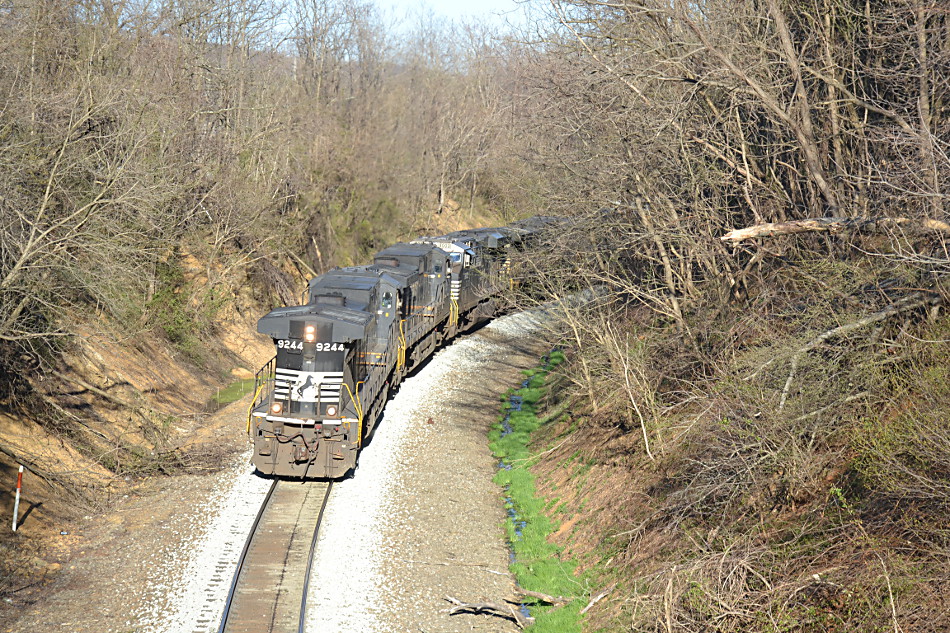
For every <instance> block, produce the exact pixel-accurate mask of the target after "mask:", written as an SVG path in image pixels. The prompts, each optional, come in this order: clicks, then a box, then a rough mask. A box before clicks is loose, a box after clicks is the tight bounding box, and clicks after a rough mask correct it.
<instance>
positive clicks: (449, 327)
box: [248, 218, 546, 479]
mask: <svg viewBox="0 0 950 633" xmlns="http://www.w3.org/2000/svg"><path fill="white" fill-rule="evenodd" d="M545 220H546V219H543V218H534V219H532V220H528V221H524V222H521V223H518V224H513V225H511V226H507V227H500V228H490V229H475V230H465V231H456V232H454V233H449V234H447V235H441V236H437V237H420V238H417V239H415V240H412V241H411V242H408V243H399V244H395V245H393V246H390V247H388V248H385V249H383V250H382V251H380V252H378V253H376V255H375V256H374V258H373V262H372V263H371V264H367V265H363V266H350V267H345V268H334V269H333V270H330V271H329V272H327V273H325V274H323V275H320V276H318V277H315V278H314V279H312V280H311V281H310V283H309V286H308V289H307V295H308V296H307V303H306V304H305V305H300V306H291V307H284V308H277V309H275V310H272V311H271V312H270V313H268V314H267V315H266V316H264V317H262V318H261V319H260V320H259V321H258V325H257V330H258V332H260V333H262V334H266V335H267V336H269V337H271V339H273V341H274V345H275V348H276V354H275V356H274V357H273V358H272V359H271V360H270V361H269V362H268V363H267V364H266V365H264V367H262V368H261V370H260V371H258V372H257V375H256V378H255V383H256V384H255V397H254V401H253V402H252V404H251V408H250V409H249V415H248V433H249V434H250V435H251V436H252V438H253V442H254V455H253V457H252V462H253V464H254V466H255V467H256V468H257V470H258V471H259V472H260V473H262V474H265V475H273V476H277V477H288V478H302V479H307V478H315V479H339V478H342V477H344V476H346V475H347V474H348V473H350V472H351V471H353V470H354V469H355V467H356V463H357V457H358V455H359V451H360V448H361V447H362V446H363V444H364V443H365V442H366V441H367V440H368V439H369V438H370V436H371V434H372V432H373V430H374V428H375V426H376V424H377V423H378V421H379V419H380V417H381V414H382V410H383V407H384V406H385V404H386V402H387V400H388V399H389V397H390V395H391V394H392V393H393V391H394V390H395V389H396V388H397V387H398V385H399V383H400V382H401V381H402V380H403V379H404V378H405V377H406V375H407V374H408V373H409V372H410V371H411V370H412V369H413V368H414V367H416V366H417V365H419V364H420V363H421V362H422V361H424V360H425V359H426V358H427V357H428V356H430V355H431V354H432V353H433V351H435V350H436V349H437V348H438V347H439V346H440V345H442V344H443V343H444V342H446V341H447V340H449V339H451V338H452V337H454V336H456V335H457V334H459V333H461V332H464V331H466V330H468V329H470V328H472V327H474V326H475V325H476V324H478V323H480V322H483V321H486V320H489V319H491V318H492V317H494V316H495V315H496V314H497V313H498V312H499V310H500V306H501V305H503V298H504V296H505V295H506V294H507V293H508V292H510V290H511V288H512V285H513V281H512V278H511V274H510V270H511V260H510V255H511V249H512V248H524V246H525V245H526V244H527V243H528V242H530V241H531V240H532V239H533V237H534V236H536V234H537V232H538V227H539V226H543V225H544V224H545ZM539 222H540V223H539Z"/></svg>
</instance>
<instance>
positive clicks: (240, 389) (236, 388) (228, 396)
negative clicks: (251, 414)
mask: <svg viewBox="0 0 950 633" xmlns="http://www.w3.org/2000/svg"><path fill="white" fill-rule="evenodd" d="M249 393H254V379H253V378H248V379H246V380H238V381H237V382H232V383H231V384H230V385H228V386H227V387H225V388H224V389H221V390H220V391H218V393H217V395H215V396H214V397H213V398H212V400H213V401H214V402H215V404H218V405H225V404H231V403H232V402H237V401H238V400H240V399H241V398H243V397H244V396H246V395H247V394H249Z"/></svg>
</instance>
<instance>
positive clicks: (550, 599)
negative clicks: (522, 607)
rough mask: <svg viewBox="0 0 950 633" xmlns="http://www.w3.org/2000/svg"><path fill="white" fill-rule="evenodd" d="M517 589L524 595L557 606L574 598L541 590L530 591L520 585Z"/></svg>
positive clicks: (561, 605)
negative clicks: (550, 594) (549, 593)
mask: <svg viewBox="0 0 950 633" xmlns="http://www.w3.org/2000/svg"><path fill="white" fill-rule="evenodd" d="M515 591H517V592H518V593H520V594H521V595H522V596H528V597H529V598H534V599H535V600H540V601H541V602H546V603H547V604H550V605H553V606H555V607H563V606H564V605H566V604H567V603H568V602H570V601H571V600H573V598H565V597H564V596H557V597H555V596H549V595H548V594H546V593H541V592H540V591H528V590H527V589H522V588H520V587H518V588H516V589H515Z"/></svg>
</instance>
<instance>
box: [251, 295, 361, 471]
mask: <svg viewBox="0 0 950 633" xmlns="http://www.w3.org/2000/svg"><path fill="white" fill-rule="evenodd" d="M343 301H344V299H343V297H342V296H341V295H332V294H329V295H326V296H324V297H320V298H319V300H318V302H317V303H315V304H311V305H307V306H298V307H294V308H279V309H277V310H274V311H272V312H271V313H270V314H268V315H267V316H265V317H264V318H262V319H261V320H260V321H258V331H259V332H261V333H263V334H267V335H269V336H270V337H271V338H272V339H273V341H274V345H275V347H276V354H275V356H274V358H273V359H272V360H271V362H270V363H268V365H266V366H265V367H264V368H263V369H262V370H261V372H259V373H258V377H257V383H258V389H257V395H256V398H255V402H254V404H253V405H252V412H251V424H252V426H249V428H248V431H249V432H250V433H251V435H252V436H253V439H254V446H255V450H254V457H253V458H252V461H253V463H254V465H255V466H256V467H257V469H258V470H259V471H260V472H261V473H264V474H269V475H278V476H291V477H294V476H298V477H307V476H310V477H314V476H318V477H340V476H343V475H344V474H345V473H346V472H347V471H349V470H350V469H352V468H354V467H355V466H356V455H357V451H358V449H359V446H360V443H361V441H362V436H363V421H364V420H363V412H362V407H361V402H360V387H361V384H360V380H361V378H362V377H361V376H360V371H361V370H362V365H361V364H360V362H359V359H360V357H361V355H362V349H361V347H362V346H361V341H364V340H367V338H368V336H367V334H368V333H369V332H368V331H367V330H369V329H370V326H371V324H372V319H371V318H370V315H368V314H366V313H365V312H362V311H358V310H353V309H348V308H347V307H346V306H344V305H341V303H343Z"/></svg>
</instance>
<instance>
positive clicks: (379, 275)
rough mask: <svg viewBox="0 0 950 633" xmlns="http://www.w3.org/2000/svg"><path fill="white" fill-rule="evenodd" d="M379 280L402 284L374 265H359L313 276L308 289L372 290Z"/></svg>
mask: <svg viewBox="0 0 950 633" xmlns="http://www.w3.org/2000/svg"><path fill="white" fill-rule="evenodd" d="M381 281H382V282H384V283H387V284H389V285H392V286H397V287H398V286H402V285H403V284H404V282H402V281H400V280H399V279H397V278H396V277H394V276H393V275H392V274H390V273H389V272H386V271H382V270H380V269H378V268H377V267H375V266H374V267H372V268H370V267H368V266H361V267H358V268H356V267H351V268H340V269H336V270H331V271H329V272H327V273H324V274H322V275H320V276H319V277H314V278H313V279H311V280H310V290H311V291H313V290H321V289H327V290H372V289H373V288H375V287H376V286H378V285H379V283H380V282H381Z"/></svg>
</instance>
